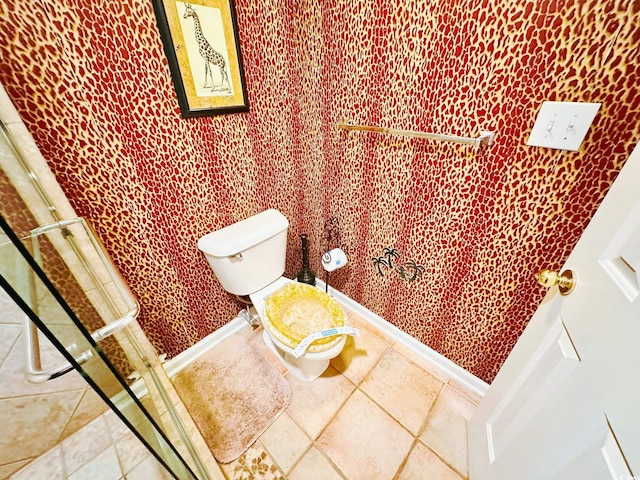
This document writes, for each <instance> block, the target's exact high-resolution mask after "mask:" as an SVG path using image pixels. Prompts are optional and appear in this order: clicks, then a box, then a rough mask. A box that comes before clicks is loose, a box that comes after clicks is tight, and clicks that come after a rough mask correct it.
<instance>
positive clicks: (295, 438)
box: [260, 412, 311, 474]
mask: <svg viewBox="0 0 640 480" xmlns="http://www.w3.org/2000/svg"><path fill="white" fill-rule="evenodd" d="M260 442H261V443H262V445H263V446H264V448H265V450H267V452H268V453H269V455H271V457H272V458H273V460H274V461H275V462H276V463H277V464H278V466H279V467H280V469H281V470H282V471H283V472H284V473H285V474H286V473H289V471H290V470H291V467H292V466H293V465H294V464H295V463H296V462H297V461H298V459H299V458H300V457H301V456H302V455H303V454H304V452H305V451H306V450H307V448H309V445H310V444H311V440H310V439H309V437H307V435H306V434H305V433H304V432H303V431H302V430H301V429H300V427H298V425H296V424H295V422H294V421H293V420H292V419H291V417H290V416H289V415H287V413H286V412H283V413H282V414H281V415H280V416H279V417H278V418H277V419H276V421H275V422H273V423H272V424H271V425H270V426H269V428H268V429H267V431H266V432H264V433H263V434H262V435H261V436H260Z"/></svg>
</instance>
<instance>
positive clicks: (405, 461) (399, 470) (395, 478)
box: [393, 437, 418, 480]
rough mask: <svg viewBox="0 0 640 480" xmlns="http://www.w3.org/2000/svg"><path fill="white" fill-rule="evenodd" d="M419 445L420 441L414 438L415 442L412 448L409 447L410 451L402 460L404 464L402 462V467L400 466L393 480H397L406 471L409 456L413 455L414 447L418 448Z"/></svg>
mask: <svg viewBox="0 0 640 480" xmlns="http://www.w3.org/2000/svg"><path fill="white" fill-rule="evenodd" d="M417 443H418V439H417V438H415V437H414V438H413V442H412V443H411V446H410V447H409V451H408V452H407V454H406V455H405V456H404V460H402V462H400V465H399V466H398V469H397V470H396V474H395V475H394V476H393V480H397V479H398V477H399V475H400V474H401V473H402V470H404V467H405V466H406V465H407V461H408V460H409V455H411V452H413V449H414V447H415V446H416V444H417Z"/></svg>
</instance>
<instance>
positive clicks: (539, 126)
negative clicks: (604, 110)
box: [527, 102, 602, 152]
mask: <svg viewBox="0 0 640 480" xmlns="http://www.w3.org/2000/svg"><path fill="white" fill-rule="evenodd" d="M601 105H602V104H601V103H577V102H544V103H543V104H542V107H541V108H540V112H538V118H536V123H535V124H534V125H533V129H532V130H531V134H530V135H529V140H528V141H527V145H531V146H534V147H547V148H556V149H559V150H571V151H574V152H575V151H576V150H578V149H579V148H580V144H581V143H582V140H584V137H585V135H586V134H587V131H588V130H589V127H590V126H591V122H593V119H594V118H595V116H596V113H598V109H599V108H600V106H601Z"/></svg>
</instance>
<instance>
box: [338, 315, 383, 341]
mask: <svg viewBox="0 0 640 480" xmlns="http://www.w3.org/2000/svg"><path fill="white" fill-rule="evenodd" d="M347 318H348V320H349V325H353V326H354V327H358V328H366V329H367V330H368V331H369V332H371V333H373V334H374V335H375V336H376V337H378V338H379V339H380V340H382V341H383V342H384V343H386V344H387V345H391V344H392V343H394V340H393V338H391V337H390V336H389V335H387V334H386V333H385V332H383V331H382V330H380V329H379V328H378V327H376V326H375V325H374V324H373V323H371V322H368V321H367V320H365V319H364V318H362V317H361V316H360V315H358V314H357V313H355V312H348V313H347Z"/></svg>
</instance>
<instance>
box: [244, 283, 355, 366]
mask: <svg viewBox="0 0 640 480" xmlns="http://www.w3.org/2000/svg"><path fill="white" fill-rule="evenodd" d="M251 300H252V301H253V303H254V306H255V308H256V310H257V311H258V314H259V315H260V318H261V320H262V325H263V327H264V328H265V329H266V330H268V331H269V334H270V335H271V336H272V337H273V339H274V340H277V341H278V343H279V344H281V345H282V346H284V347H287V348H288V349H291V350H293V349H294V348H295V347H296V346H298V344H299V343H300V342H301V341H302V340H304V338H306V337H307V336H308V335H310V334H312V333H316V332H319V331H322V330H327V329H330V328H335V327H342V326H346V325H347V317H346V315H345V313H344V310H343V309H342V307H341V306H340V304H339V303H338V302H337V301H336V300H335V299H333V298H332V297H331V296H329V295H328V294H326V293H325V292H323V291H321V290H319V289H317V288H315V287H313V286H311V285H307V284H303V283H298V282H293V281H291V280H289V279H286V278H283V277H281V278H279V279H278V280H276V281H275V282H273V283H272V284H270V285H268V286H267V287H265V288H264V289H262V290H260V291H259V292H256V293H255V294H252V295H251ZM341 342H344V336H343V335H338V336H333V337H325V338H319V339H317V340H314V341H313V342H312V343H311V344H310V345H309V347H308V348H307V354H314V353H320V352H325V351H327V350H331V349H332V348H334V347H335V346H337V345H338V344H339V343H341Z"/></svg>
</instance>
